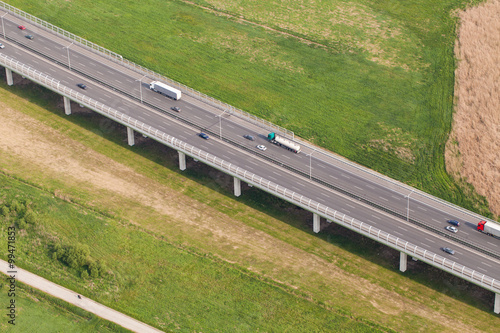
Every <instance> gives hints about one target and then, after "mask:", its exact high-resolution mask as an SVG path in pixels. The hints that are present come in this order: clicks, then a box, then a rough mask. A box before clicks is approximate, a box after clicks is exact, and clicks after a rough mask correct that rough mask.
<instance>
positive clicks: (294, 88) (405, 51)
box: [8, 0, 489, 215]
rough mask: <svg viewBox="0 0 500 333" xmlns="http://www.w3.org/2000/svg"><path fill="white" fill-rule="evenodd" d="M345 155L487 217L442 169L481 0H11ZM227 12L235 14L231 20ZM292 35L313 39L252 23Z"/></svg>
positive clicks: (476, 200) (483, 203)
mask: <svg viewBox="0 0 500 333" xmlns="http://www.w3.org/2000/svg"><path fill="white" fill-rule="evenodd" d="M8 2H9V3H11V4H12V5H15V6H19V7H20V8H22V9H24V10H26V11H28V12H30V13H32V14H34V15H36V16H38V17H41V18H42V19H45V20H47V21H49V22H51V23H54V24H56V25H58V26H61V27H62V28H64V29H67V30H69V31H71V32H73V33H75V34H77V35H80V36H83V37H85V38H87V39H89V40H91V41H93V42H96V43H97V44H99V45H103V46H105V47H107V48H109V49H111V50H113V51H116V52H118V53H120V54H122V55H124V56H125V57H126V58H128V59H130V60H133V61H135V62H137V63H139V64H141V65H144V66H146V67H148V68H151V69H153V70H155V71H157V72H160V73H163V74H165V75H166V76H169V77H171V78H173V79H175V80H178V81H179V82H182V83H184V84H186V85H188V86H191V87H193V88H195V89H197V90H200V91H203V92H205V93H207V94H209V95H211V96H214V97H216V98H220V99H221V100H223V101H225V102H228V103H230V104H233V105H235V106H237V107H239V108H242V109H244V110H246V111H249V112H251V113H253V114H256V115H258V116H261V117H263V118H265V119H267V120H270V121H273V122H275V123H277V124H279V125H281V126H284V127H287V128H289V129H291V130H293V131H295V132H296V133H297V134H298V135H300V136H301V137H304V138H306V139H309V140H311V141H313V142H315V143H316V144H319V145H321V146H323V147H326V148H328V149H331V150H332V151H335V152H337V153H339V154H341V155H343V156H346V157H348V158H349V159H351V160H353V161H356V162H358V163H361V164H363V165H366V166H368V167H370V168H372V169H374V170H377V171H380V172H382V173H384V174H386V175H388V176H391V177H394V178H396V179H398V180H401V181H403V182H406V183H408V184H411V185H413V186H416V187H418V188H420V189H423V190H424V191H427V192H429V193H432V194H434V195H437V196H439V197H441V198H444V199H446V200H449V201H451V202H454V203H456V204H458V205H460V206H463V207H465V208H469V209H473V210H476V211H478V212H480V213H482V214H486V215H488V214H489V213H488V210H487V203H486V201H485V200H484V198H480V197H478V196H477V195H473V194H471V193H474V191H473V190H471V189H470V188H469V187H468V186H466V185H463V186H460V185H457V184H456V183H455V182H454V181H453V180H452V179H451V178H450V177H449V176H448V175H447V174H446V172H445V168H444V157H443V152H444V146H445V142H446V139H447V137H448V133H449V131H450V124H451V116H452V108H453V85H454V67H455V61H454V55H453V45H454V41H455V35H454V33H455V24H456V20H455V18H454V17H453V15H452V12H453V11H454V10H455V9H457V8H463V7H464V6H465V5H466V4H474V3H478V2H479V1H477V0H453V1H445V0H439V1H432V2H423V1H417V0H413V1H405V2H400V3H398V4H397V5H394V3H393V2H391V1H353V2H344V1H330V2H327V3H323V2H318V3H316V4H311V3H309V4H308V5H307V6H306V7H302V4H301V2H294V1H289V2H285V3H283V2H279V3H276V2H273V1H259V2H255V1H215V0H214V1H203V0H199V1H193V2H194V3H197V4H201V5H204V6H209V7H211V8H213V9H214V11H215V13H219V12H220V13H223V14H224V15H214V12H212V11H206V10H202V9H200V8H199V7H197V6H194V5H192V4H188V3H184V2H182V1H159V0H156V1H153V0H152V1H147V2H145V1H141V2H134V1H98V2H96V1H94V2H92V5H90V2H88V1H79V2H68V1H63V0H57V1H52V2H51V3H50V4H47V3H43V2H39V1H17V0H11V1H8ZM226 14H228V15H229V19H228V16H227V15H226ZM241 17H243V18H245V19H246V20H248V21H250V22H257V23H259V24H262V25H264V26H267V27H271V28H273V29H276V30H277V31H284V32H286V33H289V34H291V35H292V36H295V37H299V38H304V39H305V40H306V41H311V42H315V43H317V44H309V45H308V44H307V43H304V42H302V41H300V40H299V39H298V38H295V37H291V36H285V35H283V34H281V33H279V32H277V31H274V32H273V31H270V30H265V29H263V28H260V27H258V26H255V25H253V24H249V23H245V22H244V21H239V20H238V18H241Z"/></svg>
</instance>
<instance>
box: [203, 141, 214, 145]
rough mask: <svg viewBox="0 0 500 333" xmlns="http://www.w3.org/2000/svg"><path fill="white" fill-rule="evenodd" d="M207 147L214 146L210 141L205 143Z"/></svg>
mask: <svg viewBox="0 0 500 333" xmlns="http://www.w3.org/2000/svg"><path fill="white" fill-rule="evenodd" d="M205 143H206V144H207V145H210V146H213V145H214V144H213V143H212V142H210V141H207V142H205Z"/></svg>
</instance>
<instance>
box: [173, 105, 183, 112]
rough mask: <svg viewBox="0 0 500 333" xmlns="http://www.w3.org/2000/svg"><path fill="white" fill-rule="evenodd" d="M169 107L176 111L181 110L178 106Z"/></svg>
mask: <svg viewBox="0 0 500 333" xmlns="http://www.w3.org/2000/svg"><path fill="white" fill-rule="evenodd" d="M171 109H172V110H174V111H177V112H181V108H180V107H178V106H174V107H171Z"/></svg>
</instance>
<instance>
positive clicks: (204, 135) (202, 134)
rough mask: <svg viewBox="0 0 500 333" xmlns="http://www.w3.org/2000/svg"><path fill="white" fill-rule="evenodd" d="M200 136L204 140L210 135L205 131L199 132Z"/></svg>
mask: <svg viewBox="0 0 500 333" xmlns="http://www.w3.org/2000/svg"><path fill="white" fill-rule="evenodd" d="M198 135H199V136H200V137H201V138H203V139H205V140H208V139H209V138H210V137H209V136H208V135H206V134H205V133H200V134H198Z"/></svg>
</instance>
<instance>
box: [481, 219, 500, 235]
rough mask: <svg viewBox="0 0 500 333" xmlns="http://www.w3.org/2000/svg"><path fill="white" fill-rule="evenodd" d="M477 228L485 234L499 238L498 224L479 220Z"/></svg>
mask: <svg viewBox="0 0 500 333" xmlns="http://www.w3.org/2000/svg"><path fill="white" fill-rule="evenodd" d="M477 230H479V231H481V232H484V233H485V234H487V235H490V236H493V237H499V238H500V224H496V223H492V222H487V221H481V222H479V223H478V224H477Z"/></svg>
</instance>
